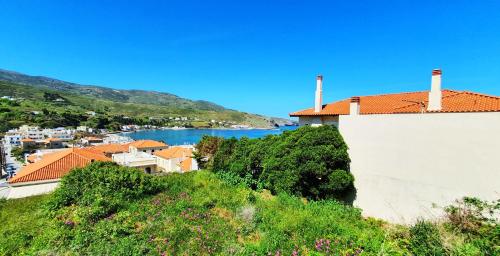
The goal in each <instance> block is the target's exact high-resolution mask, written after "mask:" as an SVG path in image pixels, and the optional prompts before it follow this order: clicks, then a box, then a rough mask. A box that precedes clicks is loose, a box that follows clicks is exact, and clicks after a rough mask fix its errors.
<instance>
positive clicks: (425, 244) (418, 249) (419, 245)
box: [410, 220, 444, 256]
mask: <svg viewBox="0 0 500 256" xmlns="http://www.w3.org/2000/svg"><path fill="white" fill-rule="evenodd" d="M410 249H411V251H412V252H413V253H414V254H415V255H423V256H425V255H430V256H438V255H444V249H443V244H442V242H441V237H440V236H439V231H438V229H437V228H436V227H435V226H434V224H432V223H430V222H427V221H423V220H419V221H418V222H417V223H416V224H415V225H414V226H413V227H411V228H410Z"/></svg>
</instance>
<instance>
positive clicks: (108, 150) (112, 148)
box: [88, 143, 129, 154]
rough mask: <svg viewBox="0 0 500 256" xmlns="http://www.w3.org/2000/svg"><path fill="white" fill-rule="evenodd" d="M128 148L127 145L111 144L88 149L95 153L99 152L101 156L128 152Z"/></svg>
mask: <svg viewBox="0 0 500 256" xmlns="http://www.w3.org/2000/svg"><path fill="white" fill-rule="evenodd" d="M128 146H129V144H118V143H111V144H102V145H97V146H92V147H89V148H88V149H89V150H92V151H95V152H99V153H101V154H116V153H124V152H128Z"/></svg>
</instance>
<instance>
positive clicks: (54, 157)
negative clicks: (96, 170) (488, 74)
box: [7, 148, 111, 199]
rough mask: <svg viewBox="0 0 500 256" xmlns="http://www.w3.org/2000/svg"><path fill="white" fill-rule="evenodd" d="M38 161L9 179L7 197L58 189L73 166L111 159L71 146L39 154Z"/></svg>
mask: <svg viewBox="0 0 500 256" xmlns="http://www.w3.org/2000/svg"><path fill="white" fill-rule="evenodd" d="M38 158H40V159H38V160H37V161H34V163H30V164H27V165H26V166H24V167H23V168H22V169H21V171H20V172H18V173H17V174H16V175H15V176H14V177H13V178H11V179H10V180H8V184H9V189H10V191H9V193H8V195H7V198H9V199H12V198H22V197H28V196H34V195H40V194H45V193H49V192H51V191H53V190H54V189H56V187H57V185H58V184H59V181H60V180H61V178H62V177H63V176H64V175H66V174H67V173H69V171H70V170H71V169H73V168H77V167H84V166H86V165H88V164H90V163H91V162H94V161H110V160H111V159H109V158H107V157H106V156H104V155H102V154H99V153H97V152H94V151H91V150H88V149H84V148H81V149H79V148H70V149H65V150H61V151H57V152H54V153H50V154H46V155H43V156H38Z"/></svg>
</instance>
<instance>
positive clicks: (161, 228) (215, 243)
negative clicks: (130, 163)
mask: <svg viewBox="0 0 500 256" xmlns="http://www.w3.org/2000/svg"><path fill="white" fill-rule="evenodd" d="M471 200H472V199H468V200H467V202H469V201H471ZM472 201H473V200H472ZM480 205H481V207H486V208H489V207H492V205H489V204H485V203H484V202H481V204H480ZM475 207H476V206H472V205H470V204H467V206H465V205H464V204H463V203H461V204H458V205H456V206H453V207H452V208H453V210H450V214H451V215H450V216H452V215H453V216H454V217H450V219H449V220H447V221H445V222H443V223H441V224H432V223H429V222H419V223H417V224H416V225H415V226H414V227H411V228H407V227H405V226H395V225H390V224H387V223H384V222H381V221H377V220H374V219H364V218H362V217H361V213H360V210H358V209H356V208H352V207H349V206H345V205H343V204H340V203H337V202H335V201H330V200H326V201H307V200H305V199H301V198H298V197H295V196H291V195H287V194H283V193H281V194H279V195H277V196H272V195H271V194H270V193H269V192H267V191H266V190H261V191H254V190H251V189H248V188H247V187H246V186H243V185H230V184H228V183H226V182H224V181H222V180H220V179H219V178H218V177H217V175H215V174H213V173H211V172H207V171H199V172H192V173H188V174H178V175H177V174H176V175H169V176H148V175H146V174H144V173H142V172H140V171H139V170H136V169H131V168H125V167H119V166H116V165H114V164H112V163H94V164H92V165H90V166H88V167H86V168H83V169H76V170H73V171H72V172H71V173H70V174H69V175H68V176H66V177H65V178H63V181H62V182H61V185H60V187H59V188H58V190H56V191H55V192H54V193H52V194H50V195H46V196H38V197H31V198H25V199H18V200H8V201H5V200H3V201H0V222H1V223H2V233H1V234H2V236H1V239H0V255H411V254H415V255H498V252H499V247H498V228H499V227H498V223H496V222H490V221H491V219H490V218H489V217H485V216H484V215H476V214H477V213H478V211H477V209H476V208H475ZM493 208H494V207H493ZM450 209H451V208H450ZM483 209H485V208H483ZM451 212H453V213H451ZM497 213H498V212H497ZM472 216H474V217H472ZM451 219H453V220H454V221H451ZM469 222H471V223H474V225H469V224H470V223H469ZM464 225H465V226H464ZM465 227H467V230H462V228H465Z"/></svg>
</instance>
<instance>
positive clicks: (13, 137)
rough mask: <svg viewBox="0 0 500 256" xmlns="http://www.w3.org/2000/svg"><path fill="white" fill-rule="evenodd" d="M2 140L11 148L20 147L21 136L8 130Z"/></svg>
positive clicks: (15, 131)
mask: <svg viewBox="0 0 500 256" xmlns="http://www.w3.org/2000/svg"><path fill="white" fill-rule="evenodd" d="M4 139H5V142H6V143H9V144H11V145H13V146H20V145H21V140H22V139H23V136H22V134H21V133H20V132H19V131H18V130H9V131H8V132H6V133H5V136H4Z"/></svg>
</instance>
